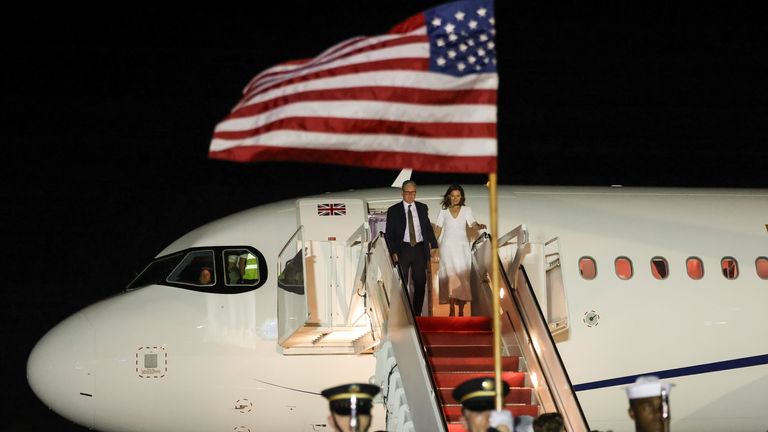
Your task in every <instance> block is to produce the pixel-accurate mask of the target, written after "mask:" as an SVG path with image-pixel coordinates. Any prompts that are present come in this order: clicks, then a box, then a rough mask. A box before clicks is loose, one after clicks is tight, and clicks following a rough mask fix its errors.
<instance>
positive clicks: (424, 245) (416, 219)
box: [386, 180, 437, 316]
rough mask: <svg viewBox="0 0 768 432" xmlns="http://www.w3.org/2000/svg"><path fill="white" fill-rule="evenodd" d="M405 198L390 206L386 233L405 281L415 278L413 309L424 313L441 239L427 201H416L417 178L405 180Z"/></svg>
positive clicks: (393, 255) (419, 313)
mask: <svg viewBox="0 0 768 432" xmlns="http://www.w3.org/2000/svg"><path fill="white" fill-rule="evenodd" d="M402 189H403V201H401V202H399V203H397V204H395V205H393V206H392V207H390V208H389V209H387V228H386V236H387V242H388V243H389V247H390V248H391V251H390V252H391V253H392V259H393V260H394V261H395V263H397V264H398V265H399V266H400V271H401V272H402V275H403V278H405V281H404V282H405V283H407V282H408V273H409V272H410V274H411V278H412V279H413V300H412V301H413V305H412V306H413V312H414V314H416V316H418V315H421V308H422V306H423V305H424V292H425V289H424V287H425V285H426V284H427V263H428V262H429V256H430V247H431V248H432V249H431V250H432V253H436V252H437V239H436V238H435V232H434V231H433V230H432V224H431V223H430V222H429V209H428V208H427V206H426V204H423V203H420V202H416V182H414V181H413V180H406V181H405V182H403V187H402Z"/></svg>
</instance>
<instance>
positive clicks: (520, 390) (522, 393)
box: [438, 387, 533, 405]
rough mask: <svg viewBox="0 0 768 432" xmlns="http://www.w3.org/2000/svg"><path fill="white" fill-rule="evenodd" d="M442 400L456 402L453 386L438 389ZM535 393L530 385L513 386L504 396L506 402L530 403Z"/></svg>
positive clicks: (448, 403) (444, 403) (446, 403)
mask: <svg viewBox="0 0 768 432" xmlns="http://www.w3.org/2000/svg"><path fill="white" fill-rule="evenodd" d="M438 392H439V394H440V401H441V402H442V404H443V405H451V404H455V403H456V402H457V401H456V400H455V399H454V398H453V388H441V389H439V390H438ZM532 395H533V389H531V388H530V387H511V388H510V389H509V394H508V395H507V396H506V397H505V398H504V403H505V404H527V405H530V404H531V401H532V400H533V399H531V397H532Z"/></svg>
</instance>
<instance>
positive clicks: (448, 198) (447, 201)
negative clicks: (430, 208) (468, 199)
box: [442, 184, 464, 209]
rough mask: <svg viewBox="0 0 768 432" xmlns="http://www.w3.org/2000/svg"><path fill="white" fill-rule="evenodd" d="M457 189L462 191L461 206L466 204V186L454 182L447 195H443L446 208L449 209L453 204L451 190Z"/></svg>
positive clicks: (443, 203)
mask: <svg viewBox="0 0 768 432" xmlns="http://www.w3.org/2000/svg"><path fill="white" fill-rule="evenodd" d="M455 190H457V191H459V193H461V201H459V205H460V206H463V205H464V188H463V187H461V186H459V185H457V184H452V185H450V186H448V190H447V191H445V195H443V202H442V206H443V208H444V209H447V208H448V207H450V206H451V192H453V191H455Z"/></svg>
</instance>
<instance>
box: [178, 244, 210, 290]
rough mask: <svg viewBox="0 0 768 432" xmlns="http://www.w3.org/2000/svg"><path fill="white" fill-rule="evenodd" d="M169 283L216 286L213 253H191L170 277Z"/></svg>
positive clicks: (200, 251)
mask: <svg viewBox="0 0 768 432" xmlns="http://www.w3.org/2000/svg"><path fill="white" fill-rule="evenodd" d="M167 280H168V282H178V283H183V284H190V285H197V286H211V285H215V284H216V273H215V271H214V269H213V251H212V250H196V251H192V252H189V253H188V254H187V255H186V256H185V257H184V259H182V260H181V262H180V263H179V265H177V266H176V268H175V269H173V272H171V274H170V275H169V276H168V279H167Z"/></svg>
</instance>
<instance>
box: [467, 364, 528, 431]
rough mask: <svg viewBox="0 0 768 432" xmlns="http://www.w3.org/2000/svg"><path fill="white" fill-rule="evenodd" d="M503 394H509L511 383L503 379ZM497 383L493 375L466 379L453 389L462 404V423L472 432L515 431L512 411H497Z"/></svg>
mask: <svg viewBox="0 0 768 432" xmlns="http://www.w3.org/2000/svg"><path fill="white" fill-rule="evenodd" d="M501 383H502V388H501V391H502V394H503V395H504V396H505V397H506V396H507V395H508V394H509V384H507V383H506V382H504V381H502V382H501ZM495 387H496V385H495V381H494V379H493V377H489V378H474V379H471V380H468V381H464V382H463V383H461V384H460V385H459V386H458V387H456V388H455V389H454V390H453V398H454V399H456V401H457V402H458V403H460V404H461V424H462V425H463V426H464V428H465V429H467V430H468V431H470V432H513V430H514V429H513V422H512V413H511V412H509V411H506V410H502V411H496V410H495V409H494V408H495V407H494V405H495V399H496V388H495Z"/></svg>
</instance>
